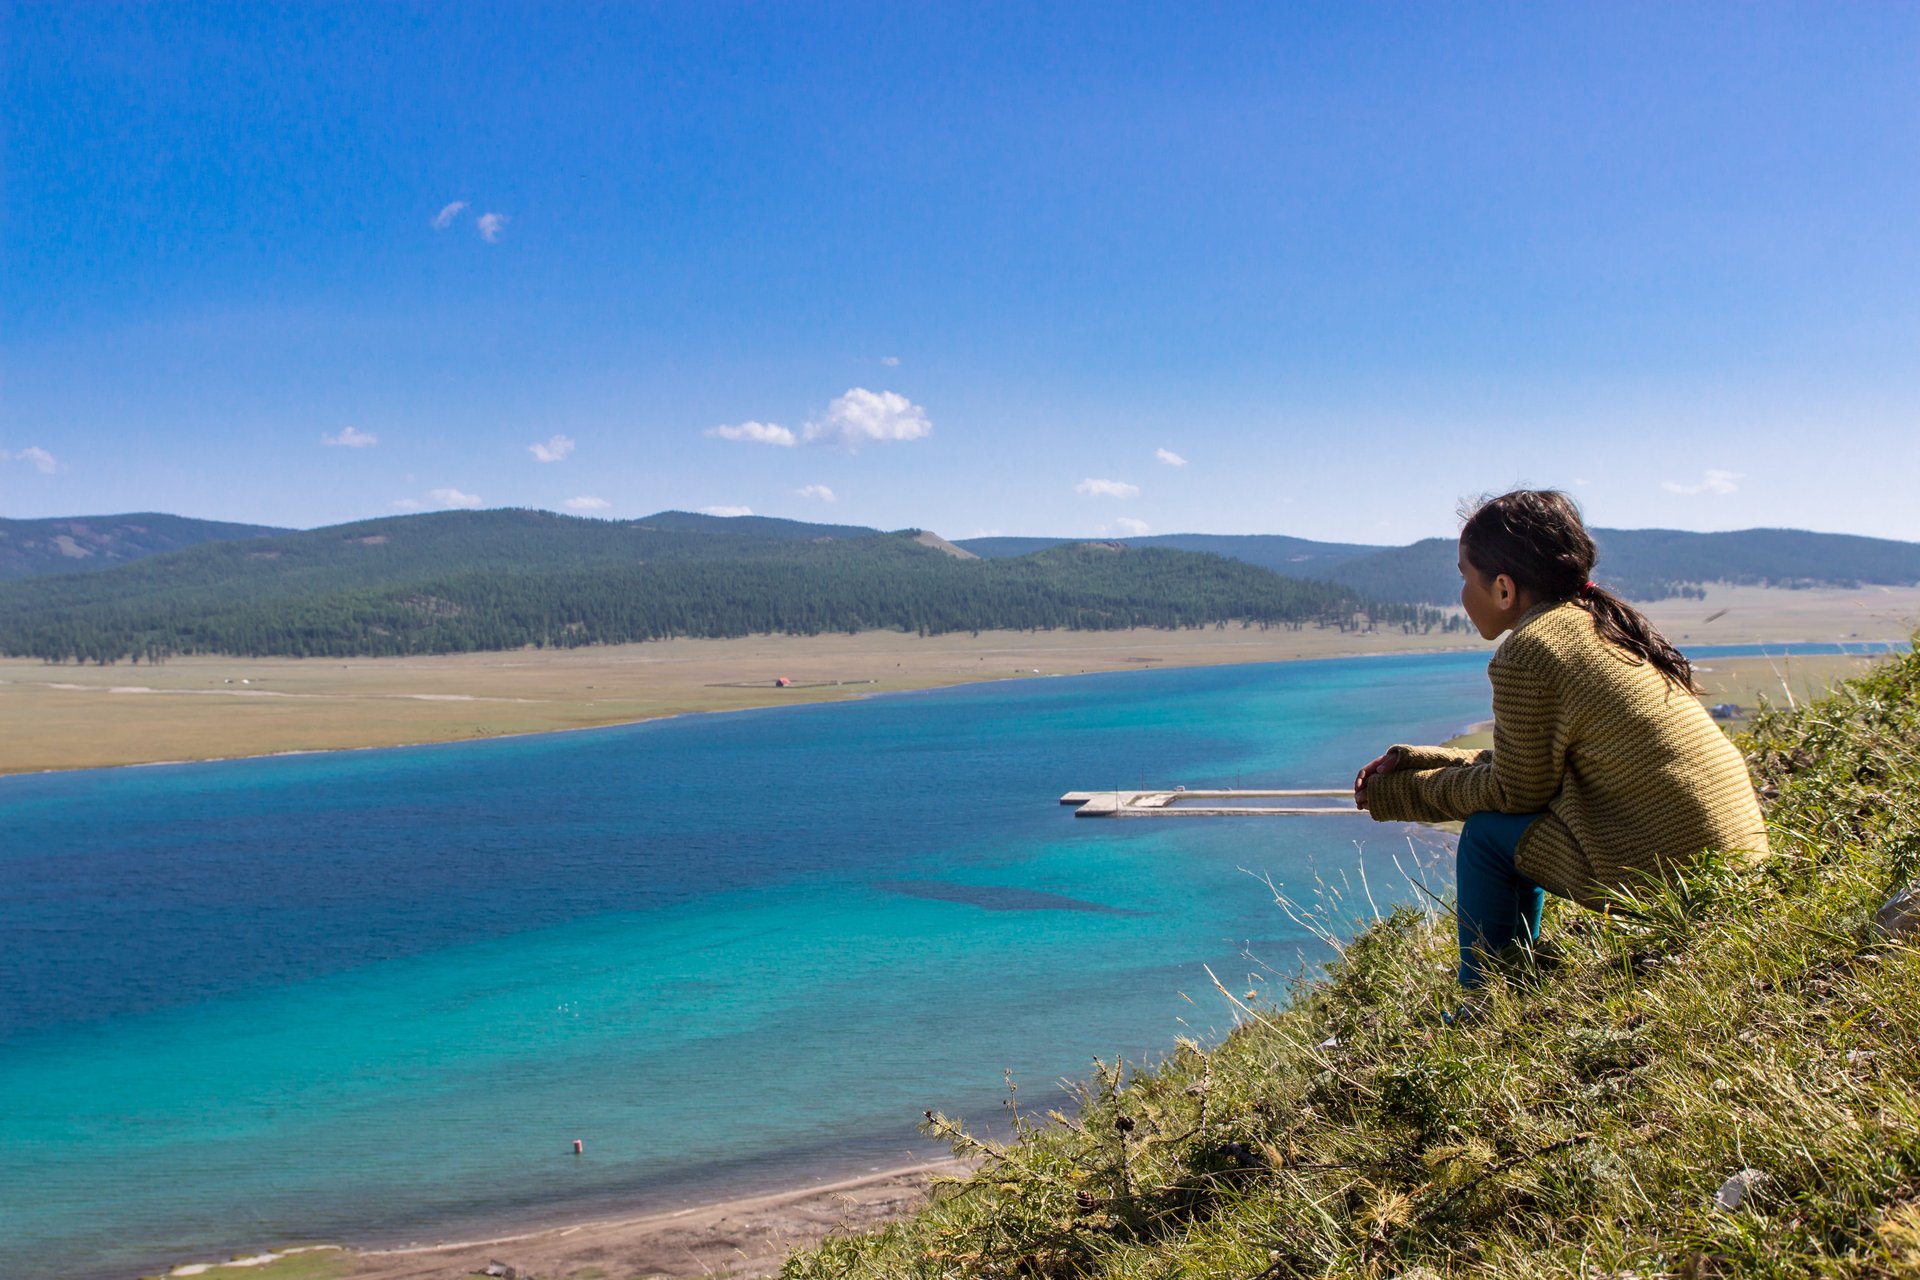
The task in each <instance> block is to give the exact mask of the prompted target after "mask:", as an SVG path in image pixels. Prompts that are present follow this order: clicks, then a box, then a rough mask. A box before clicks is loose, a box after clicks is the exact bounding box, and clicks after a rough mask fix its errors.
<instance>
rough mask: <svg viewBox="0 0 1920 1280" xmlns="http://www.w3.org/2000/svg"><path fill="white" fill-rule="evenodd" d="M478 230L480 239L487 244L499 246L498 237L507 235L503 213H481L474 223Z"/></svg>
mask: <svg viewBox="0 0 1920 1280" xmlns="http://www.w3.org/2000/svg"><path fill="white" fill-rule="evenodd" d="M474 225H475V226H477V227H478V228H479V229H480V238H481V239H482V240H485V241H486V242H487V243H488V244H499V243H500V237H501V236H503V235H505V234H506V233H507V215H506V214H504V213H483V214H481V215H480V217H479V220H478V221H476V222H475V223H474Z"/></svg>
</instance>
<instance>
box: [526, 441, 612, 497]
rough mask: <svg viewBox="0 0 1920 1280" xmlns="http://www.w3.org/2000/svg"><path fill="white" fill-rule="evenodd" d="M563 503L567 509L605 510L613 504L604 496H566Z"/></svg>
mask: <svg viewBox="0 0 1920 1280" xmlns="http://www.w3.org/2000/svg"><path fill="white" fill-rule="evenodd" d="M536 447H538V446H536ZM565 505H566V508H567V510H569V511H605V510H606V509H607V508H608V507H610V506H612V505H613V504H612V503H611V502H608V501H607V500H606V499H605V498H568V499H567V501H566V504H565Z"/></svg>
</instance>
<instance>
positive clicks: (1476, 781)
mask: <svg viewBox="0 0 1920 1280" xmlns="http://www.w3.org/2000/svg"><path fill="white" fill-rule="evenodd" d="M1487 677H1488V679H1490V680H1491V681H1492V683H1493V750H1492V751H1481V752H1472V751H1458V750H1453V749H1450V748H1447V747H1414V746H1400V747H1397V748H1396V750H1398V751H1400V752H1402V753H1403V758H1402V760H1401V762H1400V766H1399V768H1398V769H1397V770H1395V771H1394V772H1393V773H1389V774H1385V775H1381V776H1377V777H1374V778H1372V779H1370V780H1369V781H1368V783H1367V809H1368V812H1370V813H1371V814H1372V815H1373V816H1374V818H1375V819H1376V820H1378V821H1381V822H1396V821H1411V822H1444V821H1458V820H1461V819H1464V818H1466V817H1468V816H1470V815H1472V814H1475V813H1479V812H1481V811H1483V810H1492V811H1494V812H1496V813H1537V812H1542V811H1544V813H1545V815H1546V816H1544V817H1542V818H1541V819H1540V820H1539V821H1538V822H1536V823H1534V824H1533V825H1532V826H1531V827H1529V828H1528V829H1527V833H1526V835H1525V836H1524V837H1522V838H1521V841H1520V848H1519V853H1518V856H1517V858H1516V863H1517V865H1518V867H1519V870H1520V874H1521V875H1523V876H1526V877H1527V878H1528V879H1529V880H1532V881H1533V882H1534V883H1535V884H1538V885H1540V886H1542V887H1543V888H1545V889H1547V890H1548V891H1549V892H1552V893H1557V894H1560V895H1561V896H1563V897H1568V898H1573V899H1576V900H1577V901H1580V902H1584V903H1586V904H1588V905H1589V906H1597V905H1599V904H1600V902H1601V892H1602V891H1603V890H1605V889H1608V888H1623V887H1628V886H1630V885H1632V884H1633V883H1634V882H1635V881H1639V880H1642V879H1643V878H1645V877H1648V876H1651V877H1657V878H1665V877H1666V876H1667V875H1669V874H1671V873H1672V872H1673V871H1674V870H1676V869H1679V868H1684V867H1685V866H1687V865H1688V864H1689V863H1690V862H1692V861H1693V859H1694V858H1696V857H1697V856H1698V855H1699V854H1700V853H1701V851H1702V850H1705V849H1720V850H1723V851H1728V852H1733V851H1744V852H1747V853H1750V854H1753V855H1764V854H1765V853H1766V851H1767V832H1766V826H1765V824H1764V823H1763V822H1762V820H1761V817H1760V806H1759V804H1758V803H1757V801H1756V800H1755V798H1754V793H1753V783H1752V781H1751V779H1750V778H1749V777H1748V776H1747V765H1746V761H1745V760H1744V759H1742V758H1741V755H1740V752H1739V750H1738V749H1737V748H1735V747H1734V745H1733V744H1732V743H1731V742H1730V741H1728V740H1727V736H1726V735H1725V734H1724V733H1722V732H1721V731H1720V727H1719V726H1718V725H1716V724H1715V723H1714V722H1713V719H1712V717H1710V716H1708V715H1707V713H1706V711H1705V709H1704V708H1702V707H1701V705H1700V703H1699V701H1698V700H1697V699H1695V698H1694V697H1693V696H1692V695H1691V694H1689V693H1687V692H1686V691H1685V690H1683V689H1680V688H1678V687H1677V686H1675V685H1674V684H1673V683H1672V682H1671V681H1669V680H1668V679H1666V677H1664V676H1663V675H1662V674H1661V673H1660V671H1659V669H1658V668H1656V667H1654V666H1653V665H1652V664H1650V663H1647V662H1644V661H1641V660H1640V659H1638V658H1636V657H1634V656H1633V655H1631V654H1628V653H1626V652H1624V651H1623V650H1621V649H1619V648H1617V647H1615V646H1614V645H1611V644H1609V643H1608V642H1607V641H1605V640H1604V639H1602V638H1601V637H1600V635H1599V633H1598V632H1597V631H1595V629H1594V625H1593V616H1592V615H1591V614H1589V613H1588V612H1587V611H1586V610H1585V609H1583V608H1581V607H1580V606H1579V605H1578V604H1575V603H1573V602H1571V601H1568V602H1564V603H1561V604H1552V605H1541V606H1539V607H1537V608H1535V609H1532V610H1530V611H1528V612H1527V613H1526V614H1525V615H1524V616H1523V617H1522V618H1521V619H1520V621H1519V623H1518V624H1516V625H1515V627H1514V629H1513V631H1512V633H1511V634H1509V635H1508V636H1507V638H1506V640H1505V641H1504V642H1503V643H1502V644H1501V645H1500V647H1499V649H1498V650H1496V651H1495V652H1494V655H1493V660H1492V661H1491V662H1489V663H1488V664H1487Z"/></svg>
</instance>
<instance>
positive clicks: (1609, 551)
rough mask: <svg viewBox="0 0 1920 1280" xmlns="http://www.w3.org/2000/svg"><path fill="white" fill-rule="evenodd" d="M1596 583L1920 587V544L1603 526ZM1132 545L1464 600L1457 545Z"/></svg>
mask: <svg viewBox="0 0 1920 1280" xmlns="http://www.w3.org/2000/svg"><path fill="white" fill-rule="evenodd" d="M1593 536H1594V540H1595V541H1596V542H1597V543H1599V546H1600V565H1599V569H1598V571H1597V573H1596V574H1595V576H1596V577H1597V578H1598V579H1599V580H1600V581H1602V582H1604V583H1605V584H1606V585H1608V586H1610V587H1612V588H1614V589H1615V590H1616V591H1619V592H1620V593H1621V594H1623V595H1625V596H1627V597H1629V598H1630V599H1635V600H1659V599H1663V598H1666V597H1669V596H1676V595H1692V594H1697V593H1699V592H1700V591H1701V590H1702V589H1703V588H1704V587H1705V586H1706V585H1707V584H1709V583H1714V582H1732V583H1748V584H1759V585H1765V586H1783V587H1810V586H1837V587H1853V586H1858V585H1860V584H1861V583H1875V584H1885V585H1907V584H1911V583H1915V582H1920V543H1913V542H1894V541H1891V540H1888V539H1885V538H1858V537H1853V536H1851V535H1848V534H1839V533H1809V532H1807V531H1806V530H1803V529H1742V530H1738V531H1736V532H1732V533H1688V532H1685V531H1682V530H1678V529H1595V530H1594V531H1593ZM1066 541H1067V539H1064V538H998V537H996V538H967V539H963V540H962V541H961V542H960V543H959V544H958V545H960V546H962V547H964V548H966V549H967V550H968V551H971V552H973V553H974V554H976V555H981V556H988V557H992V556H1007V555H1027V554H1030V553H1031V552H1034V551H1037V550H1039V549H1041V548H1043V547H1051V546H1059V545H1062V544H1063V543H1065V542H1066ZM1127 544H1128V545H1129V546H1135V547H1174V548H1178V549H1181V550H1187V551H1209V552H1212V553H1214V554H1216V555H1222V556H1227V557H1229V558H1231V559H1235V560H1243V561H1245V562H1247V563H1248V564H1257V565H1260V566H1262V567H1264V568H1268V569H1272V570H1274V571H1275V572H1277V573H1285V574H1292V575H1296V576H1299V577H1305V578H1330V579H1332V580H1333V581H1335V582H1339V583H1341V584H1343V585H1345V586H1348V587H1351V588H1353V590H1354V591H1355V592H1357V593H1358V594H1359V595H1360V596H1362V597H1363V598H1365V599H1369V600H1397V601H1404V602H1410V603H1422V604H1450V603H1452V602H1453V601H1454V600H1456V599H1458V598H1459V594H1460V574H1459V571H1458V570H1457V569H1456V568H1455V564H1454V560H1455V555H1456V552H1455V543H1454V540H1453V539H1452V538H1427V539H1424V540H1422V541H1420V542H1416V543H1413V544H1412V545H1410V546H1405V547H1370V546H1362V545H1357V544H1353V543H1339V542H1311V541H1308V540H1307V539H1305V538H1289V537H1282V536H1279V535H1274V534H1247V535H1241V536H1227V535H1216V534H1196V533H1173V534H1165V535H1160V536H1155V537H1148V538H1129V539H1128V540H1127Z"/></svg>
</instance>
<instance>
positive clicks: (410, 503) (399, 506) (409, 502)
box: [393, 498, 420, 511]
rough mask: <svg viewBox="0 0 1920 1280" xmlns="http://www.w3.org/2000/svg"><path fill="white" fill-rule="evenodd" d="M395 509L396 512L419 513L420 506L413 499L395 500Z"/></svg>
mask: <svg viewBox="0 0 1920 1280" xmlns="http://www.w3.org/2000/svg"><path fill="white" fill-rule="evenodd" d="M393 509H394V510H395V511H418V510H419V509H420V504H419V503H418V502H415V501H414V500H413V499H412V498H395V499H394V500H393Z"/></svg>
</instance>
